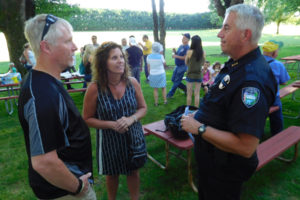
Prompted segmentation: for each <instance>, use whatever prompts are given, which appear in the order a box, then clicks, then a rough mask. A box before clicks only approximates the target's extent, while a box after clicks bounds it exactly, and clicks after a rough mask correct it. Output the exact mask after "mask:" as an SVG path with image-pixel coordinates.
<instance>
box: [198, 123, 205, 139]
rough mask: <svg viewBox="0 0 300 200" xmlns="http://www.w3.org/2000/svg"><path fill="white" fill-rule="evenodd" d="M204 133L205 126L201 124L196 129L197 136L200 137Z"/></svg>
mask: <svg viewBox="0 0 300 200" xmlns="http://www.w3.org/2000/svg"><path fill="white" fill-rule="evenodd" d="M205 131H206V125H205V124H201V125H200V127H199V128H198V135H200V136H202V134H203V133H204V132H205Z"/></svg>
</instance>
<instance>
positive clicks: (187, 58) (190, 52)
mask: <svg viewBox="0 0 300 200" xmlns="http://www.w3.org/2000/svg"><path fill="white" fill-rule="evenodd" d="M192 53H193V50H188V51H187V53H186V57H185V64H186V65H188V64H189V60H190V58H191V56H192Z"/></svg>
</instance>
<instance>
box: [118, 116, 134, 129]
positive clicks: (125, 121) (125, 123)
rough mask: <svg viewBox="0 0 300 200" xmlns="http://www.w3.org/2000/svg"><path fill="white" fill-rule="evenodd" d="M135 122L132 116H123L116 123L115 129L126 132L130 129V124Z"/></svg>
mask: <svg viewBox="0 0 300 200" xmlns="http://www.w3.org/2000/svg"><path fill="white" fill-rule="evenodd" d="M133 122H134V119H133V118H132V117H124V116H123V117H121V118H120V119H118V120H117V121H116V123H115V127H114V130H115V131H117V132H119V133H125V132H126V131H128V129H129V126H131V125H132V124H133Z"/></svg>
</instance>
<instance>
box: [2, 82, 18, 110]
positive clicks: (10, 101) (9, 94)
mask: <svg viewBox="0 0 300 200" xmlns="http://www.w3.org/2000/svg"><path fill="white" fill-rule="evenodd" d="M0 88H6V89H1V92H6V95H5V96H1V97H0V100H4V102H5V109H6V111H7V113H8V114H9V115H11V114H12V113H13V112H14V104H16V105H18V102H17V98H18V96H19V95H18V93H19V92H18V91H19V89H20V83H12V84H0Z"/></svg>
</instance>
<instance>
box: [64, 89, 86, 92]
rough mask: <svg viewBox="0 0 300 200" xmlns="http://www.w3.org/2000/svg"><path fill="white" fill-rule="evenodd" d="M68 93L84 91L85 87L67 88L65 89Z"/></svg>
mask: <svg viewBox="0 0 300 200" xmlns="http://www.w3.org/2000/svg"><path fill="white" fill-rule="evenodd" d="M67 91H68V92H69V93H74V92H85V91H86V88H76V89H69V90H67Z"/></svg>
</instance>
